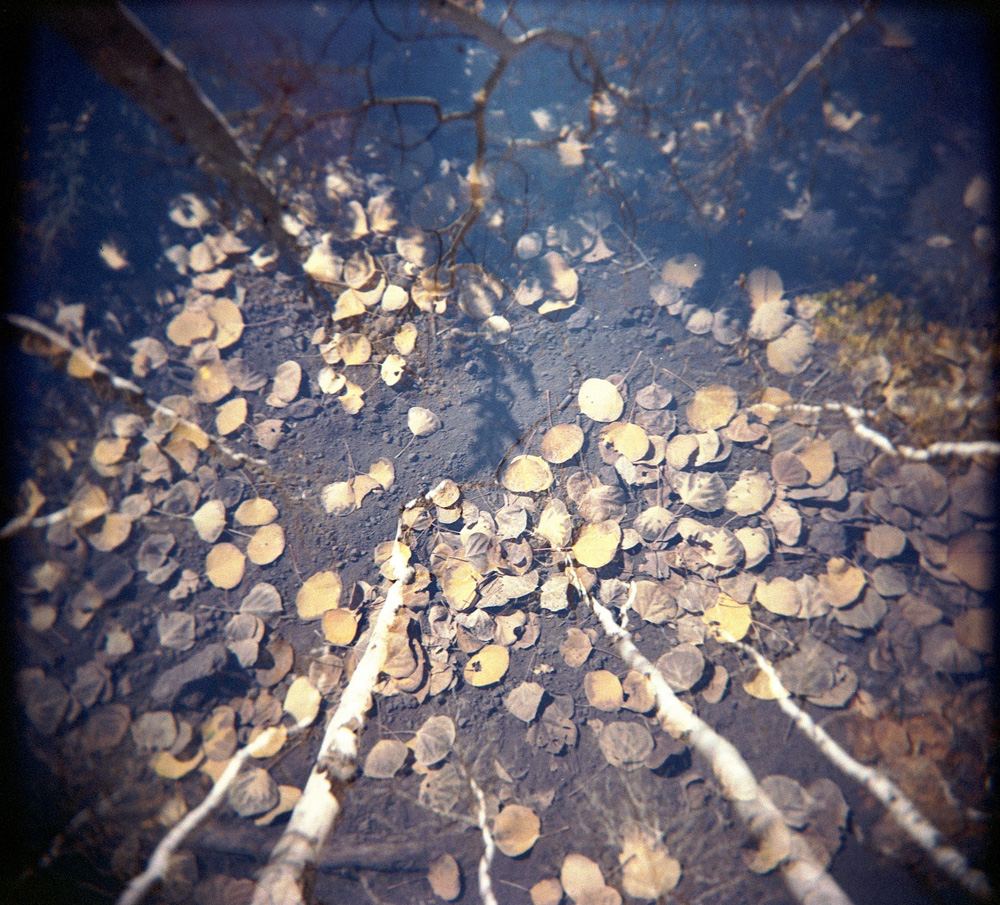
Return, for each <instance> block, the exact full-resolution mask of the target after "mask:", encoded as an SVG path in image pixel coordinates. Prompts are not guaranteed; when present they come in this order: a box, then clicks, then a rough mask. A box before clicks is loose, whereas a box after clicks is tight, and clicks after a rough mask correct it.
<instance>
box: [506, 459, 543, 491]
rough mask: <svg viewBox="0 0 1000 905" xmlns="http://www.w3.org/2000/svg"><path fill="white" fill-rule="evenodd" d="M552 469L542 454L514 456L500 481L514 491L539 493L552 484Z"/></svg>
mask: <svg viewBox="0 0 1000 905" xmlns="http://www.w3.org/2000/svg"><path fill="white" fill-rule="evenodd" d="M552 480H553V478H552V469H551V468H549V465H548V463H547V462H546V461H545V460H544V459H543V458H541V456H529V455H520V456H514V458H513V459H511V460H510V462H509V463H508V465H507V467H506V468H505V469H504V473H503V478H502V479H501V481H500V483H501V484H503V486H504V487H506V488H507V490H510V491H512V492H513V493H538V492H540V491H542V490H548V488H549V487H551V486H552Z"/></svg>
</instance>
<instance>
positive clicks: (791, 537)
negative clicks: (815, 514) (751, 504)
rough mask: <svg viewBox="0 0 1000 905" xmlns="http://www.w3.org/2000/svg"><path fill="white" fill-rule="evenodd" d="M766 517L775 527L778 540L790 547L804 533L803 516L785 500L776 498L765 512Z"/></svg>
mask: <svg viewBox="0 0 1000 905" xmlns="http://www.w3.org/2000/svg"><path fill="white" fill-rule="evenodd" d="M764 518H766V519H767V520H768V521H769V522H770V523H771V525H772V526H773V527H774V532H775V534H776V535H777V537H778V540H779V541H781V542H782V543H783V544H787V545H788V546H789V547H792V546H794V545H795V544H797V543H798V542H799V535H800V534H801V533H802V516H801V515H799V513H798V511H797V510H796V509H795V507H794V506H792V505H791V504H790V503H788V502H786V501H785V500H775V501H774V502H773V503H771V505H770V506H768V508H767V510H766V511H765V512H764Z"/></svg>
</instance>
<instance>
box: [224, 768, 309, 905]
mask: <svg viewBox="0 0 1000 905" xmlns="http://www.w3.org/2000/svg"><path fill="white" fill-rule="evenodd" d="M301 797H302V790H301V789H298V788H296V787H295V786H278V803H277V804H276V805H275V806H274V807H273V808H271V810H269V811H267V812H266V813H264V814H261V815H260V817H257V818H255V819H254V823H255V824H256V825H257V826H270V825H271V824H272V823H273V822H274V820H275V819H276V818H278V817H280V816H281V815H282V814H287V813H289V812H290V811H292V810H294V809H295V805H297V804H298V803H299V799H300V798H301ZM232 882H233V884H250V885H249V887H247V886H243V885H238V886H236V887H235V890H236V891H235V892H234V894H233V895H232V896H231V897H230V898H227V899H225V900H224V903H225V905H230V903H239V902H245V901H246V900H247V898H248V897H249V896H250V895H251V894H252V893H251V890H252V889H253V883H252V881H251V880H243V881H238V880H234V881H232ZM227 892H228V889H227Z"/></svg>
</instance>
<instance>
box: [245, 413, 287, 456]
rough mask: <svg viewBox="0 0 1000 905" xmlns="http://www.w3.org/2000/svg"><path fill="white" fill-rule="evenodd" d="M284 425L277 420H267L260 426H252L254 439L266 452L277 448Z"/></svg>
mask: <svg viewBox="0 0 1000 905" xmlns="http://www.w3.org/2000/svg"><path fill="white" fill-rule="evenodd" d="M284 423H285V422H284V421H280V420H279V419H277V418H267V419H265V420H264V421H261V422H260V424H257V425H254V429H253V432H254V437H255V438H256V440H257V442H258V443H259V444H260V445H261V446H262V447H263V448H264V449H266V450H267V451H268V452H272V451H274V450H275V449H277V448H278V444H279V443H280V442H281V428H282V426H283V425H284Z"/></svg>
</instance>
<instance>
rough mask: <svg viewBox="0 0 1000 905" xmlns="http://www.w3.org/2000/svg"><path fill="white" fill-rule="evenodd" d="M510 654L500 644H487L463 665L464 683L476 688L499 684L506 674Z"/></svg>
mask: <svg viewBox="0 0 1000 905" xmlns="http://www.w3.org/2000/svg"><path fill="white" fill-rule="evenodd" d="M509 664H510V654H509V653H508V652H507V648H506V647H503V646H502V645H500V644H487V645H486V647H484V648H483V649H482V650H481V651H479V653H478V654H476V655H475V656H473V657H472V658H471V659H470V660H469V662H468V663H466V664H465V670H464V672H463V675H464V676H465V681H466V682H468V683H469V684H470V685H475V686H476V687H477V688H482V687H484V686H486V685H493V684H495V683H497V682H499V681H500V680H501V679H502V678H503V677H504V674H505V673H506V672H507V667H508V665H509Z"/></svg>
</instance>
